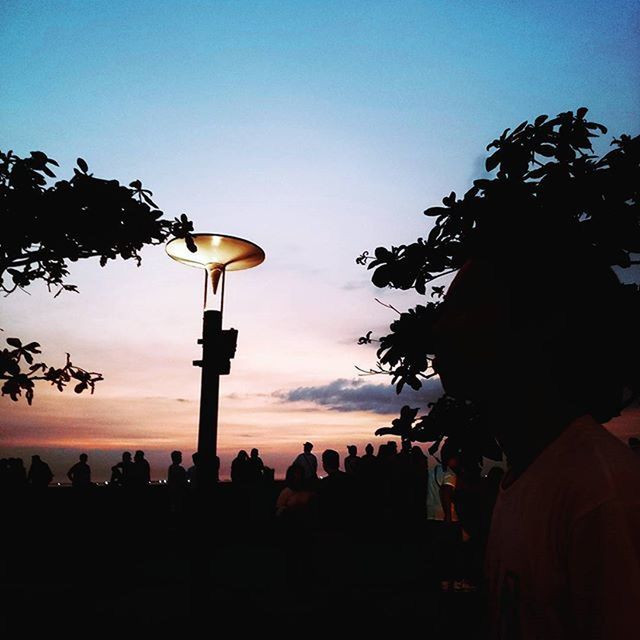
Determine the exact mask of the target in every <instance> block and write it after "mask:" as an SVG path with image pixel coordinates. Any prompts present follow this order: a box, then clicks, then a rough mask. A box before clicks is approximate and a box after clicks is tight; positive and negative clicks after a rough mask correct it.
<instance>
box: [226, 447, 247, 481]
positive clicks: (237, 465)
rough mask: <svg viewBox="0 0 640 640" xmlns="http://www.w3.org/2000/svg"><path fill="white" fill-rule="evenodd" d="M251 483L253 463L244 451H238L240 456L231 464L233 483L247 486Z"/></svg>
mask: <svg viewBox="0 0 640 640" xmlns="http://www.w3.org/2000/svg"><path fill="white" fill-rule="evenodd" d="M250 481H251V463H250V462H249V456H248V455H247V452H246V451H245V450H244V449H240V451H238V455H237V456H236V457H235V458H234V459H233V461H232V462H231V482H233V483H235V484H247V483H248V482H250Z"/></svg>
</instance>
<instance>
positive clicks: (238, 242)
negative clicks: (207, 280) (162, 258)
mask: <svg viewBox="0 0 640 640" xmlns="http://www.w3.org/2000/svg"><path fill="white" fill-rule="evenodd" d="M192 238H193V240H194V242H195V245H196V249H197V251H195V252H193V253H192V252H191V251H189V249H188V247H187V243H186V241H185V240H184V239H183V238H174V239H173V240H171V241H170V242H168V243H167V244H166V247H165V249H166V251H167V253H168V254H169V256H170V257H172V258H173V259H174V260H177V261H178V262H181V263H182V264H186V265H188V266H190V267H200V268H201V269H207V270H210V269H211V267H212V266H216V267H218V268H222V269H223V270H224V271H240V270H241V269H250V268H251V267H256V266H258V265H259V264H261V263H262V262H264V258H265V256H264V251H263V250H262V249H261V248H260V247H259V246H258V245H257V244H254V243H253V242H250V241H249V240H243V239H242V238H236V237H235V236H226V235H222V234H218V233H194V234H192Z"/></svg>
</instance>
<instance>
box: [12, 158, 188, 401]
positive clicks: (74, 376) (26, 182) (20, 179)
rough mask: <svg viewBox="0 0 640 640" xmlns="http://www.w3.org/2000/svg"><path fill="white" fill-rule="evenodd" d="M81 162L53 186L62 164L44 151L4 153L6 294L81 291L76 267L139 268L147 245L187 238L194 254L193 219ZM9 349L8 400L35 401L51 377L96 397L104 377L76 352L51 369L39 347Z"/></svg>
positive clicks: (32, 344)
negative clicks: (78, 361) (119, 263)
mask: <svg viewBox="0 0 640 640" xmlns="http://www.w3.org/2000/svg"><path fill="white" fill-rule="evenodd" d="M77 164H78V168H74V176H73V178H71V179H70V180H60V181H58V182H56V183H55V184H49V183H48V181H47V178H54V177H55V174H54V173H53V171H52V169H51V166H52V165H53V166H56V167H57V166H58V163H57V162H56V161H55V160H53V159H52V158H49V157H47V155H46V154H44V153H43V152H42V151H32V152H31V155H30V157H28V158H20V157H18V156H16V155H15V154H14V153H13V152H12V151H8V152H6V153H5V152H2V151H0V291H3V292H5V295H9V294H11V293H13V292H14V291H16V290H18V289H22V290H25V289H27V288H28V287H29V285H31V284H32V283H34V282H44V283H45V284H46V285H47V287H48V289H49V290H50V291H52V292H54V296H58V295H59V294H60V293H62V292H63V291H69V292H77V287H76V285H74V284H70V283H69V282H67V276H68V275H69V264H70V263H71V262H76V261H78V260H81V259H85V258H93V257H96V258H99V259H100V266H102V267H104V266H105V265H106V264H107V262H108V261H109V260H115V259H116V258H122V259H123V260H129V259H134V260H135V261H136V262H137V263H138V265H140V263H141V260H142V258H141V256H140V253H139V251H140V250H141V249H142V248H143V247H144V246H145V245H155V244H161V243H163V242H165V241H166V240H167V238H169V237H170V236H176V237H181V238H185V239H186V241H187V243H188V244H189V248H190V249H191V250H192V251H195V244H194V243H193V241H192V239H191V236H190V232H191V231H192V230H193V225H192V223H191V222H190V221H189V220H188V218H187V216H186V215H184V214H182V215H181V216H180V218H175V219H174V220H167V219H163V215H164V214H163V212H162V211H160V210H159V209H158V207H157V205H156V204H155V203H154V202H153V200H152V199H151V196H152V193H151V191H149V190H147V189H143V188H142V183H141V182H140V180H134V181H133V182H131V183H130V184H129V186H128V187H126V186H124V185H121V184H120V183H119V182H118V181H117V180H103V179H101V178H96V177H95V176H94V175H93V174H91V173H89V167H88V166H87V163H86V162H85V161H84V160H83V159H82V158H78V160H77ZM7 344H8V345H9V348H4V349H3V350H2V351H0V380H4V381H5V382H4V384H3V386H2V395H9V396H10V397H11V399H12V400H18V398H19V396H21V394H22V392H23V391H24V393H25V397H26V399H27V402H28V403H29V404H31V401H32V400H33V394H34V389H35V381H36V380H47V381H49V382H50V383H51V384H52V385H55V386H56V387H57V388H58V389H59V390H60V391H62V390H63V389H64V387H65V386H66V385H67V384H68V383H70V382H72V381H74V382H75V383H76V384H75V386H74V390H75V392H76V393H81V392H82V391H85V390H86V389H90V390H91V392H92V393H93V391H94V386H95V383H96V382H98V381H99V380H102V376H101V375H100V374H99V373H96V372H90V371H86V370H84V369H82V368H80V367H77V366H74V365H73V364H72V363H71V359H70V356H69V354H67V361H66V364H65V365H64V366H63V367H51V366H48V365H47V364H45V363H44V362H34V355H38V354H39V353H40V345H39V343H37V342H29V343H27V344H23V343H22V341H21V340H20V339H18V338H8V339H7Z"/></svg>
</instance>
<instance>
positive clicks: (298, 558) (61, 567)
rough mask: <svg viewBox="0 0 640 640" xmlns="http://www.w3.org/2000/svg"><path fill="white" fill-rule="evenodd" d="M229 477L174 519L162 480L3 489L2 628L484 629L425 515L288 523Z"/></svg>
mask: <svg viewBox="0 0 640 640" xmlns="http://www.w3.org/2000/svg"><path fill="white" fill-rule="evenodd" d="M236 489H237V488H236V487H233V486H231V485H221V486H220V487H219V489H218V493H217V496H216V497H215V498H212V499H211V502H207V504H206V505H205V506H204V507H201V508H195V507H192V508H190V509H188V510H187V511H185V513H183V514H181V515H180V516H178V517H173V516H172V515H171V514H170V512H169V506H168V499H167V494H166V487H165V486H154V487H149V488H148V490H146V491H145V492H144V495H139V496H138V495H135V496H125V495H124V494H123V493H122V492H121V491H118V490H115V489H112V488H109V487H96V488H94V489H93V490H92V491H91V493H90V495H87V496H79V495H78V494H77V492H75V491H74V490H73V489H71V488H65V487H62V488H51V489H48V490H47V491H46V492H45V494H43V495H42V496H37V495H32V494H24V495H22V496H18V497H11V496H4V497H3V503H2V511H3V517H2V525H1V526H2V538H1V542H2V553H1V554H0V637H5V638H8V637H10V636H8V635H7V634H8V633H12V634H17V633H20V634H21V635H22V636H24V637H30V636H31V635H33V634H36V633H38V634H39V633H43V634H44V633H46V634H48V635H51V634H54V633H56V634H57V633H59V632H60V633H64V634H65V635H68V634H74V635H75V633H76V632H77V631H78V630H81V633H82V634H83V635H86V636H87V637H93V636H97V635H99V636H103V635H111V634H113V635H114V636H117V637H122V636H123V635H128V634H129V633H136V635H140V636H141V637H144V638H147V637H153V636H156V637H158V636H160V637H164V636H168V635H177V634H180V635H182V634H184V633H198V635H200V634H201V629H203V628H204V629H206V630H208V631H210V632H211V633H215V632H216V630H220V631H221V630H222V629H225V630H227V631H230V632H232V633H233V634H241V635H244V633H247V632H251V633H262V632H264V633H271V632H275V633H286V634H287V635H288V634H290V633H295V634H296V635H301V636H302V635H307V634H308V633H310V632H318V631H321V632H325V633H331V634H332V635H333V634H335V633H340V634H342V633H343V632H345V630H347V629H352V630H358V631H360V632H367V633H368V632H372V631H379V630H380V629H381V628H383V627H384V628H386V627H388V626H391V627H393V628H394V629H395V631H396V632H398V631H400V630H402V629H411V630H412V632H413V633H424V634H425V635H429V636H432V635H433V634H436V635H443V636H445V637H446V638H447V640H451V639H452V638H458V637H460V638H463V637H464V638H474V639H477V640H482V639H483V638H484V637H485V632H484V606H483V596H482V594H481V593H480V592H475V593H462V592H450V593H442V592H441V591H440V588H439V580H438V579H437V576H436V575H435V572H434V564H435V562H436V561H437V555H438V549H437V546H436V545H434V544H433V541H432V540H430V531H429V529H428V527H427V526H426V523H423V522H415V521H413V522H407V523H404V524H402V523H400V522H398V520H397V518H393V517H387V518H382V519H378V520H376V522H367V521H360V522H357V523H356V526H355V527H354V528H353V529H352V530H351V531H349V532H337V531H319V530H316V531H314V532H312V533H310V534H308V535H305V536H299V535H296V536H290V535H287V533H286V532H283V531H282V530H281V528H280V527H279V526H278V523H276V522H275V520H274V518H273V517H272V513H273V504H274V502H275V497H276V496H277V493H278V491H279V486H278V485H277V484H276V485H271V486H266V487H264V488H262V489H261V490H260V491H259V492H257V493H256V492H250V493H247V492H239V491H236Z"/></svg>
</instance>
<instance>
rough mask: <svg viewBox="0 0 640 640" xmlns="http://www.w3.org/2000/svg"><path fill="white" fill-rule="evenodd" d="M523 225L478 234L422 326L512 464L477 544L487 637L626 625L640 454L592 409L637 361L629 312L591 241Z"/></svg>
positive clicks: (634, 587) (449, 385)
mask: <svg viewBox="0 0 640 640" xmlns="http://www.w3.org/2000/svg"><path fill="white" fill-rule="evenodd" d="M558 206H562V201H561V200H559V201H558ZM510 213H511V212H510ZM514 213H515V212H514ZM520 213H522V214H524V213H525V212H520ZM525 215H526V214H525ZM532 215H533V214H532ZM544 224H545V225H546V224H547V221H544ZM545 229H546V228H545ZM532 235H533V234H532V233H530V234H529V237H527V238H523V237H516V238H514V237H511V238H510V239H509V240H508V241H506V242H504V236H501V237H500V240H499V241H498V238H497V235H495V234H492V233H489V234H487V236H486V237H485V238H484V239H483V238H478V240H482V239H483V240H484V244H483V243H481V242H477V244H476V245H475V255H474V257H473V258H472V259H471V260H469V261H468V262H467V263H466V264H465V265H464V266H463V268H462V269H461V270H460V272H459V273H458V275H457V276H456V278H455V279H454V281H453V283H452V284H451V286H450V288H449V291H448V293H447V295H446V297H445V299H444V302H443V303H442V305H441V307H440V308H439V310H438V320H437V322H436V324H435V326H433V327H432V334H431V335H432V336H433V344H434V345H435V356H436V357H435V368H436V370H437V372H438V373H439V375H440V380H441V382H442V384H443V386H444V388H445V391H446V392H447V393H449V394H450V395H452V396H454V397H456V398H460V399H464V400H469V401H472V402H474V403H475V404H476V406H477V407H478V408H479V409H480V410H481V411H482V412H483V414H484V416H485V419H486V423H487V425H489V427H490V428H491V430H492V435H493V436H495V438H496V439H497V440H498V442H499V443H500V445H501V446H502V448H503V450H504V452H505V453H506V456H507V460H508V463H509V465H510V467H509V471H508V472H507V474H506V475H505V477H504V478H503V480H502V483H501V488H500V491H499V494H498V499H497V502H496V506H495V509H494V512H493V518H492V522H491V532H490V534H489V542H488V545H487V560H486V567H487V582H488V591H489V602H490V613H491V623H492V631H493V636H494V637H495V638H522V639H528V638H554V639H557V640H566V639H569V638H627V637H633V636H634V635H637V632H638V602H640V493H639V492H638V487H639V486H640V467H639V465H638V460H637V457H636V456H634V455H633V453H632V452H631V451H629V448H628V447H626V446H625V445H624V444H623V443H621V442H620V441H619V440H618V439H617V438H615V437H614V436H613V435H612V434H611V433H609V432H608V431H607V430H606V429H604V428H603V427H602V426H601V425H600V424H599V422H600V421H606V420H608V419H609V418H611V417H612V416H613V415H616V414H618V413H619V411H620V409H621V407H622V405H623V398H624V394H623V392H624V388H625V386H627V385H629V384H630V383H631V382H632V381H633V380H632V378H633V376H634V375H635V373H636V371H637V360H636V359H635V356H634V355H633V354H634V349H635V347H636V344H637V343H636V340H637V335H638V334H637V323H633V322H632V320H631V317H632V314H633V309H632V308H631V307H628V306H627V304H626V301H625V298H624V297H623V295H624V292H623V290H622V288H621V285H620V283H619V281H618V280H617V277H616V276H615V274H614V273H613V271H612V270H611V269H610V268H609V267H608V265H607V264H606V263H605V262H604V260H603V259H602V258H601V256H600V254H598V253H596V251H595V250H594V249H592V248H591V247H589V246H584V247H582V246H579V239H577V238H575V237H568V236H567V235H565V234H564V232H563V228H555V227H554V228H553V229H552V230H548V231H546V230H545V232H542V233H540V234H539V235H538V236H536V235H534V236H533V237H531V236H532ZM492 239H495V240H496V242H495V243H494V244H491V240H492ZM499 243H503V244H499ZM541 250H542V251H544V257H542V256H541V253H540V252H541ZM547 282H548V283H551V286H549V287H547V288H545V292H544V300H541V299H540V296H539V295H536V292H538V291H539V288H540V285H541V283H547Z"/></svg>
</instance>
